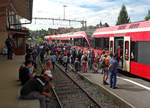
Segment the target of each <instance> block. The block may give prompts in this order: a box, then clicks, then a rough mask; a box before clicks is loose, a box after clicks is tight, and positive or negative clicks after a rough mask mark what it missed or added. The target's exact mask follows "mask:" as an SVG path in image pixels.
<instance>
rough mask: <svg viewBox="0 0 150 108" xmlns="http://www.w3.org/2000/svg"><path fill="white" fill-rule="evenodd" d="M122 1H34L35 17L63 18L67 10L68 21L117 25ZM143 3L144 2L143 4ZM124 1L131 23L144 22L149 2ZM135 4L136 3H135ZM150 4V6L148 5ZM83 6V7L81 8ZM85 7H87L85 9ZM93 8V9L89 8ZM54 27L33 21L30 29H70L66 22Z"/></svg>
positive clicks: (75, 25) (77, 25) (49, 23)
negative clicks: (95, 9)
mask: <svg viewBox="0 0 150 108" xmlns="http://www.w3.org/2000/svg"><path fill="white" fill-rule="evenodd" d="M121 1H122V0H111V2H110V1H108V0H73V1H72V0H34V6H33V17H51V18H63V15H64V13H63V12H64V8H63V5H67V7H66V8H65V12H66V15H65V17H66V19H77V20H83V19H84V20H87V25H96V24H98V23H99V22H100V20H101V21H102V23H105V22H107V23H108V24H109V25H115V24H116V20H117V17H118V14H119V11H120V9H121V5H122V2H121ZM142 1H143V2H142ZM142 1H140V0H136V1H135V0H133V1H132V0H126V1H125V0H124V4H125V5H126V7H127V11H128V14H129V17H130V18H131V21H132V22H133V21H139V20H144V17H145V16H146V15H147V12H148V9H150V8H149V4H150V2H149V1H148V0H142ZM133 2H134V3H133ZM148 3H149V4H148ZM81 6H82V7H81ZM83 6H85V7H83ZM94 6H95V7H97V8H98V7H99V9H100V10H99V11H98V10H97V11H94V10H93V9H92V8H94ZM89 7H91V8H89ZM55 24H56V25H53V22H52V21H44V20H43V21H36V22H35V20H33V23H32V24H31V25H28V26H27V27H29V28H30V29H42V28H44V29H46V28H49V27H54V28H56V27H59V26H60V27H62V26H65V27H69V24H68V25H66V23H64V22H60V21H56V22H55ZM71 24H72V26H73V27H79V26H81V24H79V23H71Z"/></svg>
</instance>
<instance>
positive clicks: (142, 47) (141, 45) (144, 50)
mask: <svg viewBox="0 0 150 108" xmlns="http://www.w3.org/2000/svg"><path fill="white" fill-rule="evenodd" d="M137 43H138V45H137V46H138V60H137V62H138V63H142V64H146V65H150V50H149V49H150V41H142V42H141V41H140V42H137Z"/></svg>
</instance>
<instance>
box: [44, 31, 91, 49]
mask: <svg viewBox="0 0 150 108" xmlns="http://www.w3.org/2000/svg"><path fill="white" fill-rule="evenodd" d="M45 38H46V39H48V40H49V41H53V40H55V41H57V42H63V43H71V44H72V45H73V46H76V47H77V48H78V49H88V48H89V47H91V44H90V42H89V39H88V36H87V34H86V33H85V32H84V31H79V32H71V33H66V34H58V35H50V36H46V37H45Z"/></svg>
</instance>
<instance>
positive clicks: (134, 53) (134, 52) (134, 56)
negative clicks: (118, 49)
mask: <svg viewBox="0 0 150 108" xmlns="http://www.w3.org/2000/svg"><path fill="white" fill-rule="evenodd" d="M137 55H138V48H137V42H133V41H132V42H131V57H130V58H131V61H135V62H137Z"/></svg>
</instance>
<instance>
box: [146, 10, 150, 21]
mask: <svg viewBox="0 0 150 108" xmlns="http://www.w3.org/2000/svg"><path fill="white" fill-rule="evenodd" d="M149 19H150V10H149V11H148V15H147V16H146V17H145V20H146V21H147V20H149Z"/></svg>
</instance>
